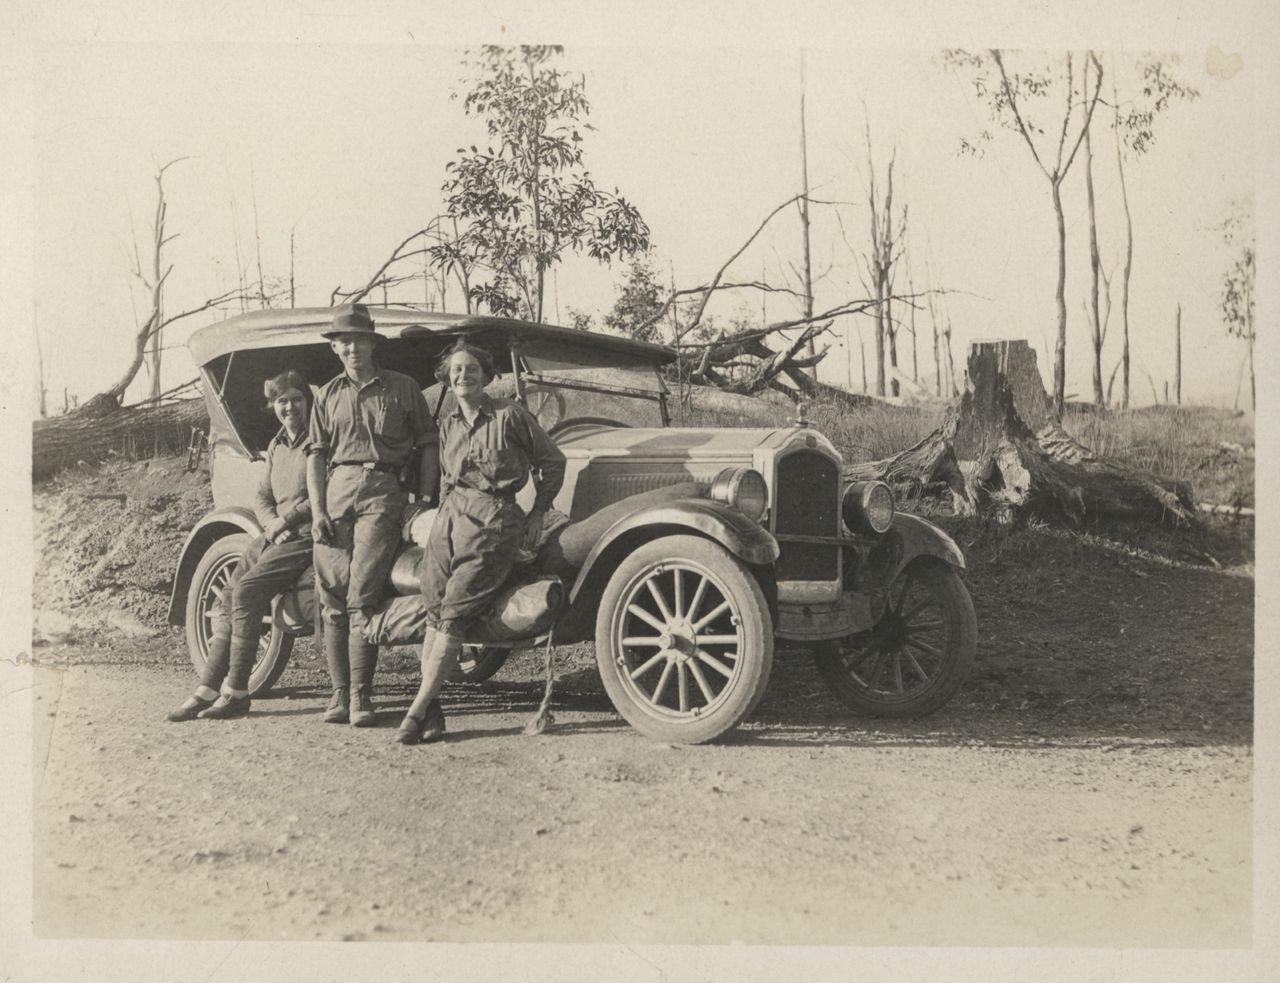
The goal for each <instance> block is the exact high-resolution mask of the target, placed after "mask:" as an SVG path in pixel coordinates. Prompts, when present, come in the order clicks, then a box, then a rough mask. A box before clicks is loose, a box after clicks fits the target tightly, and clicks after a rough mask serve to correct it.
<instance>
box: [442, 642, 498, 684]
mask: <svg viewBox="0 0 1280 983" xmlns="http://www.w3.org/2000/svg"><path fill="white" fill-rule="evenodd" d="M510 657H511V649H509V648H498V647H496V646H493V645H464V646H462V651H461V652H460V653H459V654H458V668H457V669H455V670H454V671H453V672H451V673H449V682H451V683H483V682H484V681H485V680H486V679H488V678H489V677H490V676H492V675H493V674H494V673H495V672H497V671H498V670H499V669H501V668H502V667H503V666H504V665H506V664H507V659H509V658H510Z"/></svg>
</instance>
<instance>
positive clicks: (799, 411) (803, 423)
mask: <svg viewBox="0 0 1280 983" xmlns="http://www.w3.org/2000/svg"><path fill="white" fill-rule="evenodd" d="M806 409H807V407H806V406H805V404H804V403H803V402H801V403H796V417H795V419H794V420H792V421H791V423H792V424H793V425H794V426H796V427H807V426H808V425H809V421H808V420H806V419H805V418H804V411H805V410H806Z"/></svg>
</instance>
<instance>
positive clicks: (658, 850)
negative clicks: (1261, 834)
mask: <svg viewBox="0 0 1280 983" xmlns="http://www.w3.org/2000/svg"><path fill="white" fill-rule="evenodd" d="M299 676H301V677H309V678H310V681H308V680H307V679H306V678H304V679H302V680H300V681H299V680H297V677H299ZM293 677H294V678H291V679H289V680H286V682H287V683H293V685H291V686H289V688H288V689H287V691H286V693H285V696H284V697H283V698H279V699H273V700H264V701H258V702H256V703H255V704H254V713H253V715H252V716H251V717H250V718H248V719H246V720H244V721H239V722H233V723H222V724H218V723H205V722H195V723H190V724H183V725H174V724H169V723H167V722H165V721H164V720H163V719H162V717H163V713H164V711H165V710H166V709H167V708H168V707H169V705H170V704H172V703H174V702H175V700H176V699H178V698H180V697H181V695H182V693H183V691H184V690H185V688H186V686H187V684H188V677H187V675H186V674H185V673H182V672H179V671H175V670H173V669H171V668H167V667H138V666H107V665H91V666H78V667H66V668H56V669H55V668H50V669H39V670H37V687H36V692H35V700H34V706H35V714H36V717H35V720H36V747H35V756H36V761H35V776H36V777H35V814H34V819H35V827H36V838H35V866H34V879H35V928H36V932H37V934H38V935H41V936H58V937H64V936H78V937H83V936H91V937H108V938H110V937H135V938H161V937H184V938H202V937H203V938H236V939H344V940H361V939H385V940H398V939H422V940H450V941H484V940H506V941H597V942H602V941H624V942H629V943H633V942H664V943H680V942H717V943H720V942H724V943H727V942H734V941H745V942H752V943H771V944H786V943H806V944H851V945H852V944H856V945H922V944H923V945H943V944H946V945H981V946H989V945H1002V946H1010V945H1068V946H1086V945H1087V946H1121V945H1123V946H1164V945H1170V944H1173V945H1179V946H1192V947H1201V946H1243V945H1248V944H1249V942H1250V922H1251V917H1250V911H1251V900H1250V899H1251V894H1250V891H1251V876H1252V873H1251V871H1252V861H1251V842H1252V831H1251V800H1252V795H1251V769H1252V755H1251V752H1250V750H1249V748H1248V747H1246V746H1241V745H1231V744H1221V743H1199V744H1189V743H1187V742H1170V741H1160V740H1153V739H1148V738H1127V737H1119V736H1107V737H1103V736H1098V737H1093V738H1090V737H1056V738H1055V737H1044V736H1040V735H1035V734H1026V733H1023V732H1019V731H1017V730H1014V729H1010V730H1009V731H1008V732H1006V733H1005V734H1004V735H1003V737H1001V738H997V737H996V735H995V734H993V733H991V730H990V729H988V736H987V738H986V739H984V740H981V741H979V740H974V739H972V738H971V737H968V736H965V733H964V732H965V730H966V726H965V725H966V717H967V716H968V715H967V714H966V713H962V712H959V711H957V712H954V713H949V712H948V711H945V710H944V711H943V712H942V713H940V714H939V715H937V717H935V718H932V719H931V721H930V722H929V725H928V726H927V727H920V726H919V725H917V728H916V730H915V733H911V734H909V733H906V732H905V731H904V729H903V728H902V727H901V726H899V727H896V728H893V729H888V730H886V729H884V728H878V729H871V728H865V727H856V726H853V727H851V726H849V723H848V722H847V721H845V722H841V723H835V722H831V721H830V720H828V721H827V722H824V721H823V719H820V718H815V717H810V718H809V719H799V720H796V719H793V718H792V717H791V716H780V715H779V713H780V711H781V713H783V714H785V713H786V710H785V707H786V705H787V702H788V700H787V699H786V698H787V697H789V696H798V695H800V694H799V693H797V687H795V686H793V687H789V688H788V690H789V691H788V692H783V693H782V694H780V696H781V697H782V698H780V699H775V700H772V701H770V703H766V704H765V705H763V706H762V708H761V710H760V711H759V712H758V713H757V717H756V719H755V720H754V721H753V722H752V723H750V724H749V725H747V726H746V727H744V728H743V729H742V730H741V731H740V732H739V733H738V734H737V735H736V736H735V737H734V738H733V739H732V740H730V741H727V742H725V743H723V744H720V745H713V746H709V747H696V748H688V747H672V746H667V745H659V744H654V743H652V742H650V741H648V740H646V739H644V738H642V737H640V736H639V735H638V734H636V733H635V732H633V731H632V730H630V729H629V728H627V727H626V726H625V725H624V724H622V723H621V722H620V721H619V720H618V719H617V718H616V716H615V715H614V714H613V713H612V711H611V710H610V709H609V708H608V704H607V701H605V700H604V698H603V697H602V696H601V695H599V694H592V693H591V692H589V691H586V690H577V691H575V690H574V687H573V680H572V679H571V680H570V681H569V683H568V684H566V686H567V690H568V692H566V694H565V696H564V699H562V700H561V701H560V702H559V705H560V706H562V707H563V708H562V709H561V710H559V712H558V713H557V719H556V723H555V725H554V726H553V728H552V729H551V730H550V731H548V732H547V733H546V734H544V735H543V736H541V737H526V736H523V735H521V733H520V730H521V728H522V726H523V724H524V722H525V721H526V720H527V719H528V717H529V714H530V713H531V712H532V710H533V708H534V706H535V705H536V700H537V696H538V680H537V674H536V667H535V665H534V663H533V660H517V661H516V662H515V663H514V664H512V665H510V666H508V667H507V669H505V670H504V671H503V673H502V674H501V675H500V677H498V678H497V679H495V680H494V681H492V682H490V683H488V684H484V685H483V686H479V687H455V688H453V689H451V690H450V691H449V693H448V696H447V699H446V710H447V711H448V712H449V714H450V722H451V727H452V732H453V737H452V739H451V740H449V741H448V742H447V743H445V744H443V745H437V746H422V747H417V748H403V747H400V746H398V745H395V744H393V742H392V734H393V731H394V727H395V725H396V723H397V722H398V713H397V711H398V710H401V709H402V708H403V707H404V705H405V704H406V703H407V701H408V697H409V689H410V686H409V681H408V679H407V678H406V679H405V681H403V682H399V681H392V682H389V683H388V684H387V685H384V686H383V687H381V688H380V690H379V693H378V699H379V702H380V703H381V705H382V707H383V709H384V713H383V714H382V715H381V718H380V726H379V727H377V728H374V729H370V730H356V729H353V728H349V727H341V726H332V725H329V726H326V725H324V724H322V723H321V722H320V719H319V718H320V711H321V710H322V708H323V705H324V699H325V693H324V687H323V685H321V684H320V681H319V680H318V679H316V678H315V673H314V671H313V670H310V669H308V670H307V671H306V672H302V671H297V672H294V673H293ZM804 685H805V682H804V681H803V680H802V681H801V683H800V684H799V688H800V689H802V688H803V686H804Z"/></svg>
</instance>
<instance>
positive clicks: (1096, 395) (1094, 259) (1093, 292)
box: [1083, 53, 1104, 406]
mask: <svg viewBox="0 0 1280 983" xmlns="http://www.w3.org/2000/svg"><path fill="white" fill-rule="evenodd" d="M1090 57H1092V53H1090ZM1098 81H1099V82H1101V81H1102V80H1101V79H1098ZM1084 98H1085V101H1086V102H1087V101H1088V99H1089V74H1088V72H1086V73H1085V77H1084ZM1092 129H1093V128H1092V127H1089V126H1086V127H1085V129H1084V158H1083V160H1084V187H1085V199H1086V201H1087V202H1088V205H1089V311H1088V314H1089V334H1090V336H1091V340H1092V342H1093V366H1092V368H1093V402H1094V405H1096V406H1103V405H1104V397H1103V393H1102V342H1103V339H1104V333H1103V328H1102V319H1101V316H1100V314H1099V310H1098V287H1099V281H1100V280H1101V279H1102V277H1101V269H1102V263H1101V260H1100V259H1099V257H1098V212H1097V207H1096V204H1095V201H1094V195H1093V140H1092V138H1091V136H1090V134H1091V132H1092Z"/></svg>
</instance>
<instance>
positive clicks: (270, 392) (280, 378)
mask: <svg viewBox="0 0 1280 983" xmlns="http://www.w3.org/2000/svg"><path fill="white" fill-rule="evenodd" d="M290 389H296V390H298V392H300V393H302V398H303V399H305V400H306V401H307V412H308V413H310V412H311V387H310V386H308V385H307V380H306V379H304V378H303V377H302V373H301V372H299V371H297V370H296V369H286V370H285V371H283V372H281V373H280V374H279V375H273V376H272V377H271V378H270V379H268V380H267V381H266V382H264V383H263V384H262V395H264V396H266V397H267V408H268V409H270V408H271V404H272V403H273V402H275V401H276V400H277V399H278V398H279V397H281V396H283V395H284V394H285V393H287V392H288V391H289V390H290Z"/></svg>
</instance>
